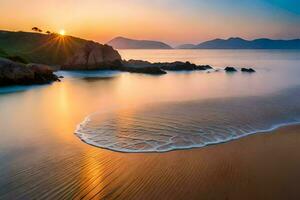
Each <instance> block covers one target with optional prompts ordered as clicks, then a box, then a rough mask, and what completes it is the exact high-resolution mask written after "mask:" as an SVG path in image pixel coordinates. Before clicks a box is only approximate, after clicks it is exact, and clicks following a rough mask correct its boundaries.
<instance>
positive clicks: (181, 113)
mask: <svg viewBox="0 0 300 200" xmlns="http://www.w3.org/2000/svg"><path fill="white" fill-rule="evenodd" d="M299 100H300V90H299V89H293V90H288V91H284V92H280V93H277V94H273V95H270V96H263V97H241V98H224V99H214V100H205V101H192V102H181V103H178V102H175V103H174V102H173V103H170V102H169V103H160V104H155V105H146V106H144V107H142V108H140V107H139V108H127V109H117V110H115V111H110V112H106V113H103V112H102V113H94V114H92V115H90V116H88V117H87V118H86V119H85V120H84V121H83V122H82V123H81V124H79V125H78V127H77V129H76V131H75V133H76V135H77V136H78V137H79V138H80V139H81V140H82V141H84V142H86V143H88V144H90V145H93V146H97V147H101V148H105V149H109V150H113V151H118V152H132V153H133V152H135V153H137V152H167V151H172V150H179V149H190V148H195V147H204V146H207V145H211V144H218V143H223V142H228V141H231V140H235V139H238V138H241V137H244V136H247V135H250V134H254V133H258V132H268V131H272V130H274V129H276V128H278V127H281V126H285V125H290V124H297V123H299V122H300V104H299V102H300V101H299Z"/></svg>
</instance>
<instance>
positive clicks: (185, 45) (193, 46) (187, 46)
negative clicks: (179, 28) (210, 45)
mask: <svg viewBox="0 0 300 200" xmlns="http://www.w3.org/2000/svg"><path fill="white" fill-rule="evenodd" d="M196 47H197V45H194V44H182V45H179V46H177V47H176V49H195V48H196Z"/></svg>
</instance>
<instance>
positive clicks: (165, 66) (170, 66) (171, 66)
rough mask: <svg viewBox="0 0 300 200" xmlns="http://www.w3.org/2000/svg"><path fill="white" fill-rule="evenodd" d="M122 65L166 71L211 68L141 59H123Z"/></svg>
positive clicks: (186, 63) (185, 63)
mask: <svg viewBox="0 0 300 200" xmlns="http://www.w3.org/2000/svg"><path fill="white" fill-rule="evenodd" d="M123 66H124V67H126V68H137V69H138V70H142V69H143V68H149V67H151V68H158V69H160V70H166V71H195V70H208V69H212V67H211V66H209V65H195V64H192V63H190V62H179V61H177V62H170V63H168V62H164V63H150V62H148V61H143V60H128V61H123Z"/></svg>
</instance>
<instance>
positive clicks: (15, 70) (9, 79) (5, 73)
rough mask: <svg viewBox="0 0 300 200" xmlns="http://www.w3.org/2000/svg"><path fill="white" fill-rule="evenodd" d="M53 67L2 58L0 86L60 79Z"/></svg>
mask: <svg viewBox="0 0 300 200" xmlns="http://www.w3.org/2000/svg"><path fill="white" fill-rule="evenodd" d="M53 72H54V71H53V70H52V69H51V67H49V66H46V65H40V64H28V65H25V64H22V63H17V62H14V61H11V60H8V59H4V58H0V86H5V85H31V84H46V83H51V82H53V81H59V78H58V77H57V76H56V75H55V74H54V73H53Z"/></svg>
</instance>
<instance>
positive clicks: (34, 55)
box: [0, 31, 88, 65]
mask: <svg viewBox="0 0 300 200" xmlns="http://www.w3.org/2000/svg"><path fill="white" fill-rule="evenodd" d="M87 42H88V41H87V40H83V39H80V38H75V37H71V36H60V35H57V34H51V35H46V34H40V33H29V32H10V31H0V56H1V57H11V58H18V59H19V58H21V59H23V60H24V61H27V62H34V63H44V64H49V65H59V64H63V63H65V61H66V58H67V57H69V56H70V55H71V54H73V53H74V51H76V50H77V49H78V48H81V47H83V46H84V45H85V44H86V43H87Z"/></svg>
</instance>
